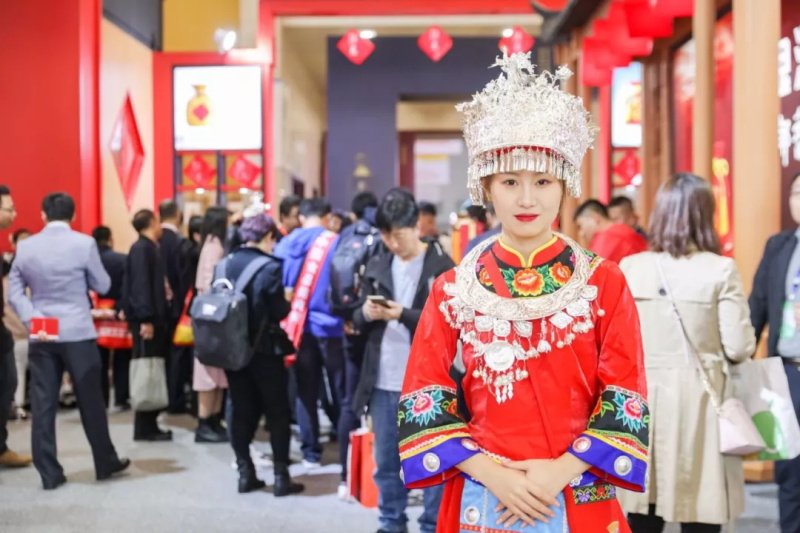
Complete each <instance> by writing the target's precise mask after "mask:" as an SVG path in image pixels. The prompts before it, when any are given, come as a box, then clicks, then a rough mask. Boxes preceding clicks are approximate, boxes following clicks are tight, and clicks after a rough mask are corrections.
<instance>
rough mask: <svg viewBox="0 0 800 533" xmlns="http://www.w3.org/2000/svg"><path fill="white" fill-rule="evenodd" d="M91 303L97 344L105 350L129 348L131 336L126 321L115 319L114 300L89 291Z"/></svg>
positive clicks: (131, 343)
mask: <svg viewBox="0 0 800 533" xmlns="http://www.w3.org/2000/svg"><path fill="white" fill-rule="evenodd" d="M90 296H91V299H92V303H93V306H94V307H93V309H92V317H93V318H94V327H95V329H96V330H97V345H98V346H100V347H101V348H106V349H107V350H130V349H131V348H133V336H132V335H131V332H130V329H129V328H128V323H127V322H126V321H124V320H117V318H116V312H115V311H114V308H115V306H116V302H115V301H114V300H111V299H107V298H98V297H97V295H96V294H94V293H91V295H90Z"/></svg>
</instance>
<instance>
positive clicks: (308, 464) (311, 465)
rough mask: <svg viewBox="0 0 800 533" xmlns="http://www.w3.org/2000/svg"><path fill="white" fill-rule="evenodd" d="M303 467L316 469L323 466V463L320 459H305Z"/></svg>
mask: <svg viewBox="0 0 800 533" xmlns="http://www.w3.org/2000/svg"><path fill="white" fill-rule="evenodd" d="M303 468H305V469H306V470H316V469H317V468H322V463H320V462H319V461H306V460H305V459H303Z"/></svg>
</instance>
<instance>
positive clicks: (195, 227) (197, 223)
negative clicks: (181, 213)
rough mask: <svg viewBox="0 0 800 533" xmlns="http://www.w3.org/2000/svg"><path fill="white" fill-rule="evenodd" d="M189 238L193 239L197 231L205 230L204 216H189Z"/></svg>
mask: <svg viewBox="0 0 800 533" xmlns="http://www.w3.org/2000/svg"><path fill="white" fill-rule="evenodd" d="M188 228H189V238H190V239H191V238H192V236H193V235H194V234H195V233H202V231H203V217H201V216H200V215H192V216H191V217H190V218H189V224H188Z"/></svg>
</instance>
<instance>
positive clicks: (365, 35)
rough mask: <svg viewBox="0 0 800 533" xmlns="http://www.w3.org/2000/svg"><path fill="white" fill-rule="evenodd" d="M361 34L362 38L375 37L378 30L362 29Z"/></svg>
mask: <svg viewBox="0 0 800 533" xmlns="http://www.w3.org/2000/svg"><path fill="white" fill-rule="evenodd" d="M359 35H360V36H361V38H362V39H374V38H375V37H376V36H377V35H378V32H376V31H375V30H361V32H359Z"/></svg>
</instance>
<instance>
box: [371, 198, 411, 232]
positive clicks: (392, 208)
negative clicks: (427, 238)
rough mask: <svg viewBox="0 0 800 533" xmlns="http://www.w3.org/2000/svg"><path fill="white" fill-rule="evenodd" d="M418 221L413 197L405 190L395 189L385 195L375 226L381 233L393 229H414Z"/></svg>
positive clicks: (379, 207)
mask: <svg viewBox="0 0 800 533" xmlns="http://www.w3.org/2000/svg"><path fill="white" fill-rule="evenodd" d="M418 221H419V206H417V201H416V200H415V199H414V195H413V194H411V193H410V192H408V191H407V190H405V189H400V188H395V189H392V190H390V191H389V192H388V193H386V196H384V197H383V201H381V205H379V206H378V214H377V216H376V217H375V225H376V226H377V227H378V229H379V230H381V231H392V229H393V228H414V227H416V226H417V222H418Z"/></svg>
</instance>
